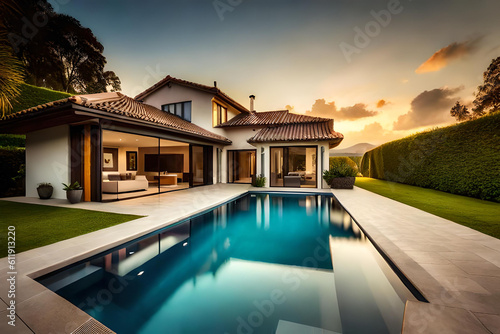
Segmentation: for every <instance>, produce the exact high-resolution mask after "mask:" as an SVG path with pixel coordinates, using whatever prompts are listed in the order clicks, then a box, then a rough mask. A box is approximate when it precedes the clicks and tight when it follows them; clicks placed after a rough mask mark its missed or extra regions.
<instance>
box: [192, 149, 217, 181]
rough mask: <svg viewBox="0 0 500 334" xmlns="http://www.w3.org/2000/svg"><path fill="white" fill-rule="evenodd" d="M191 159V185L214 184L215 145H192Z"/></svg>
mask: <svg viewBox="0 0 500 334" xmlns="http://www.w3.org/2000/svg"><path fill="white" fill-rule="evenodd" d="M190 160H191V164H190V185H191V186H192V187H196V186H203V185H208V184H213V169H214V168H213V147H212V146H201V145H191V146H190Z"/></svg>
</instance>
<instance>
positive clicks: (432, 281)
mask: <svg viewBox="0 0 500 334" xmlns="http://www.w3.org/2000/svg"><path fill="white" fill-rule="evenodd" d="M333 193H334V195H335V196H336V197H337V199H338V200H339V201H340V203H341V204H342V205H343V206H344V208H345V209H346V210H347V211H349V212H350V213H351V215H352V216H353V217H354V218H355V219H356V220H357V222H358V223H359V225H360V226H361V227H362V228H363V230H365V232H366V233H367V234H368V235H369V236H370V238H371V239H372V240H373V241H374V242H375V243H376V244H377V245H378V246H379V247H380V248H381V249H382V250H383V251H384V253H385V254H386V255H388V257H389V258H390V259H391V260H392V261H393V262H394V263H395V264H396V265H397V266H398V268H399V269H400V270H401V271H402V272H403V273H404V274H405V276H406V277H407V278H408V279H409V280H410V281H411V282H412V283H413V285H414V286H415V287H416V288H417V289H418V290H419V291H420V292H421V293H422V294H423V295H424V297H425V298H426V299H427V300H428V301H429V303H423V302H416V301H409V302H407V304H406V310H405V319H404V324H403V333H404V334H410V333H411V334H414V333H425V334H427V333H450V334H451V333H453V334H459V333H464V334H472V333H474V334H481V333H500V240H498V239H496V238H493V237H490V236H488V235H485V234H483V233H479V232H477V231H475V230H472V229H470V228H468V227H465V226H462V225H459V224H456V223H453V222H451V221H449V220H446V219H443V218H440V217H437V216H434V215H431V214H429V213H426V212H424V211H421V210H418V209H416V208H413V207H411V206H408V205H405V204H402V203H399V202H396V201H393V200H391V199H388V198H385V197H382V196H379V195H377V194H374V193H371V192H369V191H366V190H364V189H360V188H357V187H355V188H354V190H333Z"/></svg>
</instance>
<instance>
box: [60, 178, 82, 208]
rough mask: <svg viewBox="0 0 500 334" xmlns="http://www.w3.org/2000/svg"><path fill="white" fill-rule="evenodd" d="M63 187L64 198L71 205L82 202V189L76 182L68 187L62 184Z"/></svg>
mask: <svg viewBox="0 0 500 334" xmlns="http://www.w3.org/2000/svg"><path fill="white" fill-rule="evenodd" d="M63 186H64V188H63V190H66V198H67V199H68V201H69V202H70V203H71V204H75V203H79V202H80V201H81V200H82V194H83V188H82V187H81V186H80V183H78V181H75V183H73V184H69V185H67V184H66V183H63Z"/></svg>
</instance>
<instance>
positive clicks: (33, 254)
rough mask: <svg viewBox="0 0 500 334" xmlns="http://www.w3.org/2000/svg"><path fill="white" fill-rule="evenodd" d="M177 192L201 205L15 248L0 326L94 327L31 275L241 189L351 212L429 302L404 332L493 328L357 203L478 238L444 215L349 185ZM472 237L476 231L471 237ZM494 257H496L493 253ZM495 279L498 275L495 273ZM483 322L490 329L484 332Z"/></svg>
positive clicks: (411, 312)
mask: <svg viewBox="0 0 500 334" xmlns="http://www.w3.org/2000/svg"><path fill="white" fill-rule="evenodd" d="M190 190H191V191H190ZM214 190H217V192H218V193H220V192H222V196H220V198H218V199H217V198H214ZM183 192H185V193H184V194H187V192H189V194H191V193H192V194H193V195H201V198H202V200H201V202H202V204H201V205H200V200H198V197H197V199H196V201H192V200H191V203H187V204H189V210H187V211H183V210H177V211H178V212H177V216H175V215H174V218H172V219H169V220H163V221H162V223H160V224H154V223H153V224H152V223H151V221H154V220H155V219H158V212H155V211H154V210H153V211H152V212H150V213H151V214H150V215H149V216H147V217H144V218H139V219H137V220H134V221H131V222H128V223H124V224H120V225H117V226H118V227H119V226H122V227H129V228H126V229H120V228H117V226H114V227H110V228H106V229H103V230H99V231H96V232H92V233H90V234H88V235H84V236H80V237H76V238H73V239H69V240H65V241H61V242H58V243H55V244H52V245H48V246H44V247H40V248H37V249H33V250H30V251H27V252H23V253H20V254H18V255H17V257H18V258H17V259H18V261H17V264H18V265H20V264H26V265H27V268H31V269H26V268H24V269H23V271H24V273H23V272H22V271H19V273H20V274H18V286H17V290H18V291H19V294H18V298H19V302H18V303H17V307H18V308H17V310H18V312H19V313H17V316H18V317H17V319H18V325H20V326H16V329H15V330H14V331H12V327H9V328H7V329H9V330H10V332H9V333H46V332H56V333H59V332H65V333H73V332H75V331H76V330H77V329H78V328H82V326H83V327H85V326H87V327H90V326H91V325H95V324H94V322H97V321H96V320H95V319H93V318H92V317H90V316H89V315H87V314H86V313H85V312H83V311H81V310H80V309H79V308H77V307H76V306H74V305H72V304H70V303H69V302H67V301H66V300H64V299H63V298H62V297H59V296H58V295H57V294H55V293H54V292H52V291H50V290H48V289H46V288H45V287H44V286H42V285H41V284H39V283H37V282H36V281H34V280H33V279H32V278H36V277H40V276H42V275H44V274H46V273H49V272H52V271H54V270H57V269H60V268H63V267H65V266H67V265H69V264H72V263H75V262H78V261H79V260H83V259H85V258H87V257H90V256H93V255H96V254H98V253H100V252H102V251H104V250H106V249H110V248H113V247H114V246H118V245H120V244H122V243H125V242H127V241H130V240H133V239H136V238H139V237H141V236H144V235H146V234H148V233H151V232H153V231H155V230H158V229H161V228H163V227H166V226H168V225H171V224H174V223H176V222H179V221H181V220H183V219H185V218H188V217H190V216H192V215H195V214H197V213H200V212H203V211H206V210H208V209H210V208H213V207H216V206H218V205H221V204H223V203H225V202H228V201H230V200H232V199H234V198H236V197H239V196H242V195H244V194H245V193H247V192H250V193H252V192H271V193H317V194H321V193H327V194H333V195H334V196H335V197H336V198H337V199H338V200H339V201H340V203H341V205H342V206H343V207H344V208H345V209H346V211H348V212H349V213H350V214H351V216H352V217H353V218H354V220H356V222H357V223H358V225H359V226H360V228H361V229H362V230H363V231H364V232H365V234H367V236H368V237H369V238H370V240H371V241H372V242H373V243H374V244H375V246H376V247H377V248H378V249H379V250H380V251H381V252H382V253H383V255H384V256H386V257H387V258H388V259H389V260H390V262H392V263H393V264H394V265H395V266H396V267H397V268H398V269H399V270H400V271H401V272H402V274H403V275H404V276H405V277H406V278H407V279H408V280H409V281H410V282H411V284H412V285H413V286H415V287H416V288H417V289H418V290H419V291H420V292H421V293H422V294H423V295H424V297H425V298H426V299H427V300H429V303H426V302H419V301H409V302H408V303H407V305H406V308H405V320H404V324H403V333H404V334H408V333H410V334H413V333H422V332H424V331H425V333H432V332H434V330H436V332H440V333H441V332H442V331H443V328H444V329H445V330H446V329H450V328H453V329H456V331H454V333H461V332H464V333H470V332H475V333H491V332H495V330H498V329H499V328H500V315H498V314H495V313H493V312H490V313H480V312H473V311H471V310H470V309H467V308H464V307H457V305H453V304H454V303H451V305H450V303H442V302H439V301H440V298H441V299H443V291H444V292H445V293H450V290H449V289H446V286H443V284H444V283H443V284H441V283H440V282H439V281H437V280H436V279H435V278H434V277H433V276H432V275H431V273H430V272H429V270H430V269H432V268H430V269H429V267H428V268H424V267H425V265H426V263H423V262H422V261H419V260H418V259H413V258H412V257H411V256H410V255H411V254H410V253H411V249H410V250H407V249H404V247H399V246H398V241H400V240H398V238H397V235H392V236H391V234H390V233H389V234H388V233H387V229H386V228H385V227H384V226H380V225H377V224H376V223H374V222H373V221H372V220H371V219H370V218H369V217H367V215H366V213H367V212H366V211H370V210H371V212H373V210H375V209H376V208H375V207H374V206H373V205H371V206H370V205H363V206H360V205H359V201H360V200H361V199H363V198H364V200H363V202H365V203H367V202H366V201H374V202H376V203H380V202H382V203H385V206H389V207H393V208H394V207H397V208H398V209H400V208H401V205H402V206H403V210H404V212H405V213H406V212H408V210H409V211H411V212H415V213H418V216H419V217H420V216H421V215H423V216H425V217H426V219H428V220H429V221H431V222H434V223H435V224H445V225H446V226H450V225H449V224H450V223H451V224H453V225H456V226H460V228H459V229H460V230H461V231H462V233H465V235H467V236H468V238H469V239H468V240H469V241H471V240H472V241H473V240H474V238H479V237H480V236H481V235H482V236H484V235H483V234H482V233H479V232H476V231H473V230H470V229H468V228H465V227H463V226H461V225H458V224H455V223H453V222H450V221H447V220H445V219H443V218H440V217H436V216H433V215H431V214H428V213H426V212H423V211H421V210H418V209H415V208H412V207H409V206H406V205H404V204H402V203H399V202H396V201H393V200H390V199H387V198H385V197H382V196H380V195H376V194H374V193H370V192H367V191H365V190H362V189H359V188H356V187H355V189H354V190H341V191H339V190H331V189H300V190H299V189H293V190H291V189H289V188H274V187H273V188H255V187H250V186H249V185H213V186H207V187H200V188H192V189H189V190H184V191H183ZM180 193H182V192H176V193H175V195H172V194H171V193H165V194H160V195H158V200H157V203H156V206H160V205H162V204H161V203H162V202H168V201H169V200H168V198H169V197H172V196H175V197H177V196H179V194H180ZM162 198H163V199H162ZM22 199H24V200H22ZM148 199H151V197H148ZM8 200H13V201H18V202H30V203H37V204H45V205H50V204H52V205H57V206H64V207H72V208H76V207H78V208H84V209H89V210H97V211H108V212H119V213H131V214H140V212H139V211H141V210H135V209H133V208H132V205H129V204H128V203H131V202H133V201H135V202H137V201H138V202H142V201H141V199H131V200H126V201H121V203H120V202H112V203H106V204H105V206H102V205H99V204H100V203H87V204H85V203H81V204H82V205H79V206H74V205H70V204H67V203H66V202H65V201H62V200H61V201H54V202H53V203H48V202H46V201H40V200H37V199H29V198H28V199H26V198H14V199H8ZM40 202H41V203H40ZM125 202H127V203H125ZM187 202H190V201H187ZM113 203H115V205H113ZM124 203H125V204H124ZM395 203H397V204H395ZM193 205H194V207H193ZM196 205H198V209H197V210H194V209H195V208H196ZM382 207H384V206H382ZM145 209H148V208H145ZM414 210H416V211H414ZM148 211H150V210H148ZM160 211H161V210H160ZM390 211H391V210H387V208H386V207H384V209H380V208H379V210H378V212H376V216H377V217H378V218H381V217H382V218H383V219H385V220H387V219H389V220H391V222H392V224H397V223H398V222H399V223H400V220H401V216H398V215H395V214H394V213H391V212H390ZM142 212H144V211H142ZM148 222H149V223H148ZM130 226H133V227H134V228H140V230H134V232H135V233H130V232H131V231H130V229H131V228H130ZM464 228H465V229H467V230H466V232H463V230H462V229H464ZM119 230H125V231H128V232H127V233H128V235H127V236H122V237H116V235H117V234H121V232H117V231H119ZM110 234H111V235H113V234H114V237H115V239H114V240H110V239H109V236H110ZM478 235H480V236H479V237H478ZM82 237H86V238H88V237H90V238H92V239H95V240H94V241H96V242H97V243H100V244H101V245H100V246H97V247H96V246H94V247H91V248H89V247H88V245H85V243H83V242H81V240H78V238H82ZM489 238H491V237H489ZM75 239H76V240H75ZM84 239H85V238H84ZM491 239H493V240H494V241H495V242H492V243H493V244H495V245H498V248H496V249H494V250H496V251H498V252H499V254H500V240H497V239H495V238H491ZM490 241H491V240H490ZM55 253H60V254H58V255H59V256H55V257H54V254H55ZM61 253H62V254H61ZM430 253H432V252H430ZM70 254H72V255H70ZM4 259H5V258H4ZM498 259H500V257H499V258H498ZM424 262H425V261H424ZM427 262H428V260H427ZM496 265H497V267H500V264H499V263H496ZM0 268H1V269H2V272H6V270H5V269H6V265H5V264H4V263H2V264H0ZM495 277H496V276H495ZM496 278H497V279H498V277H496ZM5 279H6V277H5V275H0V280H1V281H0V304H2V303H5V302H6V301H8V300H7V298H6V296H5V294H4V291H6V290H7V289H6V288H5V287H6V283H5ZM494 282H497V280H495V281H494ZM431 283H432V284H431ZM453 288H455V290H457V288H458V289H459V288H460V285H458V286H454V287H453ZM466 289H469V286H466ZM451 292H452V293H453V294H454V295H456V293H457V291H451ZM460 292H461V291H460V290H458V293H459V294H460ZM465 292H469V291H465ZM492 294H493V296H498V291H497V290H494V291H492ZM5 304H6V303H5ZM455 304H456V303H455ZM43 305H51V307H50V308H49V309H47V307H42V308H41V306H43ZM498 306H500V305H498ZM497 308H500V307H497ZM41 311H43V312H44V316H43V319H40V318H41V317H40V314H39V313H40V312H41ZM4 314H6V310H5V311H3V312H0V315H1V316H4V317H5V315H4ZM422 319H424V320H422ZM19 320H20V322H19ZM457 324H459V326H457ZM3 326H5V321H4V322H2V323H0V332H4V329H6V328H4V327H3ZM443 326H445V327H443ZM446 326H448V327H446ZM104 328H105V327H104ZM486 328H490V330H491V331H490V330H488V329H486ZM80 332H82V333H85V331H79V333H80ZM104 332H105V331H101V332H98V333H104Z"/></svg>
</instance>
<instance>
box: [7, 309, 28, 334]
mask: <svg viewBox="0 0 500 334" xmlns="http://www.w3.org/2000/svg"><path fill="white" fill-rule="evenodd" d="M0 319H2V320H1V321H0V333H8V334H33V332H32V331H31V329H29V328H28V326H26V324H25V323H24V322H23V321H22V320H21V319H20V318H19V316H17V315H16V322H15V326H11V325H9V324H8V318H7V310H5V311H1V312H0Z"/></svg>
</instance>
